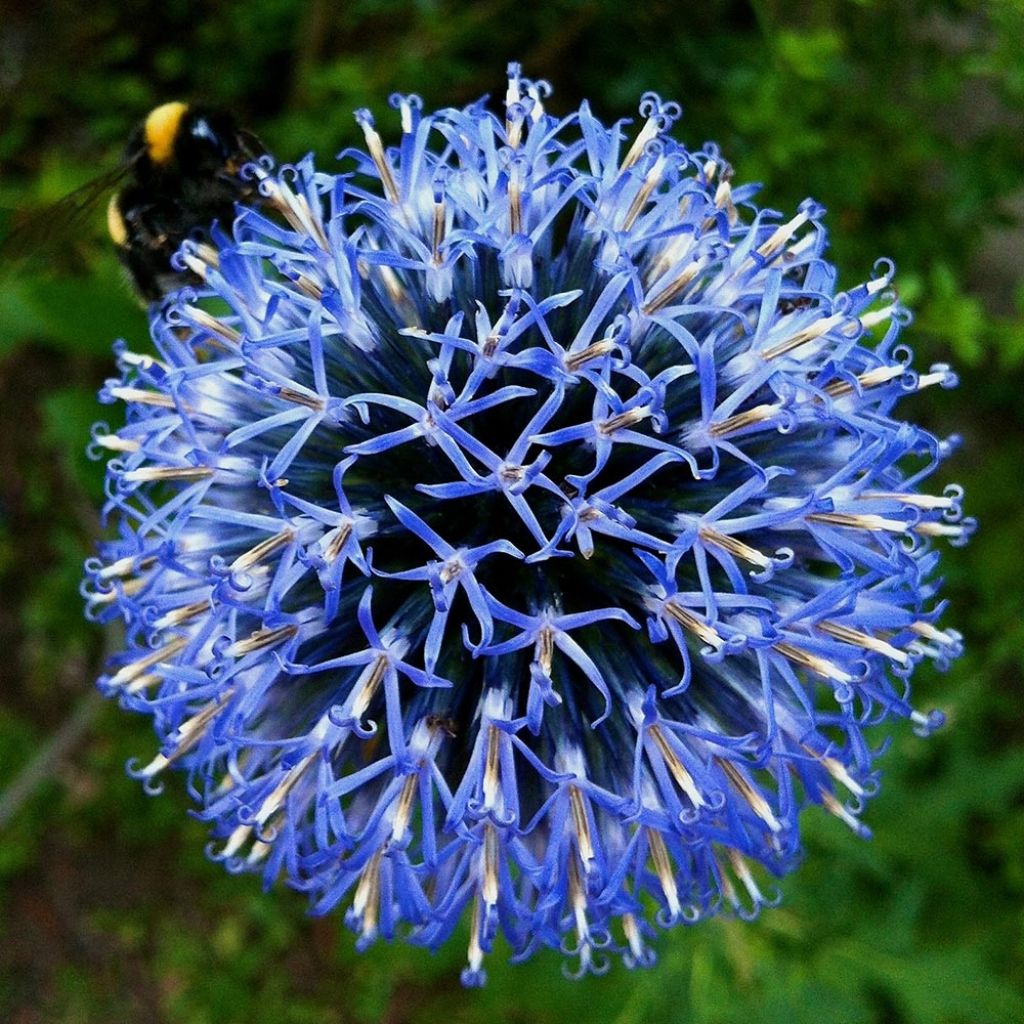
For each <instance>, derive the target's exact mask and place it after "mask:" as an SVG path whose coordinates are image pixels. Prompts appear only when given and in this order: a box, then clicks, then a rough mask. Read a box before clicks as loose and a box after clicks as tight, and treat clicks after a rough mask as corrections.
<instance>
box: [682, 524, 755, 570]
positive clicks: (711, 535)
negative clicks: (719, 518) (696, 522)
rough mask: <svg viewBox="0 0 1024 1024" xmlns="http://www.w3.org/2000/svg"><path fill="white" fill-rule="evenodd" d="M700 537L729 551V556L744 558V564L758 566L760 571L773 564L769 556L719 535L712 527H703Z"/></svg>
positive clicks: (722, 534) (740, 542) (726, 535)
mask: <svg viewBox="0 0 1024 1024" xmlns="http://www.w3.org/2000/svg"><path fill="white" fill-rule="evenodd" d="M700 536H701V540H703V541H704V542H705V543H706V544H713V545H714V546H715V547H718V548H721V549H722V550H723V551H728V552H729V554H731V555H735V556H736V557H737V558H742V559H743V561H744V562H749V563H750V564H751V565H756V566H757V567H758V568H759V569H767V568H768V566H770V565H771V564H772V560H771V559H770V558H769V557H768V556H767V555H762V554H761V552H760V551H758V550H757V548H752V547H751V546H750V545H749V544H745V543H744V542H743V541H741V540H739V539H738V538H736V537H733V536H730V535H729V534H726V533H719V532H718V531H717V530H713V529H712V528H711V527H710V526H702V527H701V529H700Z"/></svg>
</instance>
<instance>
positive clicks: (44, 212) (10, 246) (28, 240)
mask: <svg viewBox="0 0 1024 1024" xmlns="http://www.w3.org/2000/svg"><path fill="white" fill-rule="evenodd" d="M130 169H131V165H130V164H122V165H121V166H120V167H115V168H114V169H113V170H111V171H108V172H107V173H106V174H101V175H100V176H99V177H97V178H93V179H92V180H91V181H87V182H86V183H85V184H84V185H82V186H81V187H80V188H76V189H75V190H74V192H69V193H68V194H67V195H66V196H64V197H63V198H62V199H58V200H57V201H56V202H55V203H53V204H51V205H50V206H45V207H43V209H41V210H38V211H36V212H34V213H31V214H29V215H27V216H25V217H19V216H18V215H17V214H15V215H14V216H13V218H12V219H13V223H14V226H13V229H12V230H11V232H10V233H9V234H8V235H7V237H6V238H4V239H3V240H0V268H7V267H9V266H10V265H11V264H13V263H17V262H20V261H21V260H25V259H28V258H29V257H30V256H33V255H35V254H37V253H40V252H45V251H47V250H52V249H53V248H54V247H55V246H57V245H59V244H60V243H61V242H65V241H69V240H71V238H72V237H73V235H74V233H75V232H76V231H77V230H78V229H79V228H80V227H81V226H82V223H83V221H84V220H85V218H86V217H87V216H88V215H89V213H90V212H91V211H92V210H94V209H95V208H96V205H97V203H99V201H100V200H101V199H103V198H104V197H106V196H108V195H109V194H110V193H111V192H112V191H113V190H114V189H115V188H116V187H117V185H118V184H119V183H120V182H121V181H122V180H123V179H124V178H125V176H126V175H127V174H128V172H129V170H130Z"/></svg>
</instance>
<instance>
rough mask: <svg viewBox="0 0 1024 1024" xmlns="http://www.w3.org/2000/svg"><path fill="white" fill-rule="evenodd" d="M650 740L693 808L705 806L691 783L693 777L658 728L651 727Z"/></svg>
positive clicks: (701, 796) (695, 785)
mask: <svg viewBox="0 0 1024 1024" xmlns="http://www.w3.org/2000/svg"><path fill="white" fill-rule="evenodd" d="M651 738H652V739H653V740H654V742H655V744H656V745H657V747H658V751H659V753H660V754H661V756H662V759H663V760H664V762H665V764H666V765H667V766H668V770H669V773H670V774H671V775H672V778H673V779H675V780H676V785H678V786H679V788H680V789H681V790H682V791H683V792H684V793H685V794H686V796H687V798H688V799H689V801H690V803H691V804H693V806H694V807H703V806H704V804H705V800H704V796H703V794H702V793H701V791H700V790H699V789H698V788H697V784H696V783H695V782H694V781H693V776H692V775H691V774H690V773H689V772H688V771H687V770H686V768H685V767H684V765H683V762H682V761H680V760H679V758H678V756H677V755H676V752H675V751H674V750H673V749H672V747H671V746H670V745H669V743H668V741H667V740H666V739H665V737H664V735H663V734H662V731H661V727H660V726H657V725H652V726H651Z"/></svg>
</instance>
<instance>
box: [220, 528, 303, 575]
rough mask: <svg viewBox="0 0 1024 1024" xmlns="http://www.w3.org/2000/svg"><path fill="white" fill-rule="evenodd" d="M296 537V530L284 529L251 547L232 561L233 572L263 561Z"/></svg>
mask: <svg viewBox="0 0 1024 1024" xmlns="http://www.w3.org/2000/svg"><path fill="white" fill-rule="evenodd" d="M294 539H295V531H294V530H292V529H287V530H282V531H281V532H280V533H276V534H274V536H273V537H268V538H267V539H266V540H264V541H261V542H260V543H259V544H257V545H255V546H254V547H251V548H249V550H248V551H246V552H245V553H244V554H241V555H239V556H238V557H237V558H236V559H235V560H234V561H233V562H232V563H231V571H232V572H241V571H243V570H244V569H248V568H250V567H251V566H254V565H256V564H257V563H259V562H262V561H263V559H264V558H266V557H267V556H268V555H272V554H273V553H274V552H275V551H277V550H278V549H279V548H283V547H285V546H286V545H287V544H290V543H291V542H292V541H293V540H294Z"/></svg>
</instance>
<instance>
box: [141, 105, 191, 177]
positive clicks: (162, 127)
mask: <svg viewBox="0 0 1024 1024" xmlns="http://www.w3.org/2000/svg"><path fill="white" fill-rule="evenodd" d="M186 110H188V104H187V103H177V102H175V103H162V104H161V105H160V106H159V107H154V108H153V109H152V110H151V111H150V112H149V116H148V117H147V118H146V128H145V132H146V152H147V153H148V154H149V159H150V160H152V161H153V163H155V164H165V163H167V162H168V161H169V160H170V159H171V154H172V153H173V152H174V139H175V136H176V135H177V134H178V126H179V125H180V124H181V119H182V118H183V117H184V116H185V111H186Z"/></svg>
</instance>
